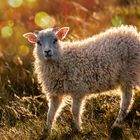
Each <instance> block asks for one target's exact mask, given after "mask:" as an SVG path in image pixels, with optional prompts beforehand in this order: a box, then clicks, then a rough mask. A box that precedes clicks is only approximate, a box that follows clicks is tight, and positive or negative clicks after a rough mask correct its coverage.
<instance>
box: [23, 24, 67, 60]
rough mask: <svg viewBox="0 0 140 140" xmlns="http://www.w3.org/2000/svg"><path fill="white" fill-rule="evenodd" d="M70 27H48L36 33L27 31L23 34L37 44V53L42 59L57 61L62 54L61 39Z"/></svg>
mask: <svg viewBox="0 0 140 140" xmlns="http://www.w3.org/2000/svg"><path fill="white" fill-rule="evenodd" d="M68 31H69V27H62V28H60V29H59V28H48V29H45V30H41V31H35V32H34V33H32V32H29V33H25V34H24V35H23V36H24V37H25V38H27V40H28V41H29V42H31V43H34V44H35V46H36V51H37V52H36V53H37V55H38V57H39V58H40V59H43V60H45V61H46V60H54V61H57V60H58V59H59V57H60V56H61V46H60V40H63V39H64V38H65V37H66V35H67V33H68Z"/></svg>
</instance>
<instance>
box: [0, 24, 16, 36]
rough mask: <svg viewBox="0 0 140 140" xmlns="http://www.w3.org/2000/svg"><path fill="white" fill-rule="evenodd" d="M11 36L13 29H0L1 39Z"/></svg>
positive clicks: (9, 27) (7, 27)
mask: <svg viewBox="0 0 140 140" xmlns="http://www.w3.org/2000/svg"><path fill="white" fill-rule="evenodd" d="M12 34H13V29H12V27H11V26H4V27H2V29H1V36H2V37H3V38H9V37H11V36H12Z"/></svg>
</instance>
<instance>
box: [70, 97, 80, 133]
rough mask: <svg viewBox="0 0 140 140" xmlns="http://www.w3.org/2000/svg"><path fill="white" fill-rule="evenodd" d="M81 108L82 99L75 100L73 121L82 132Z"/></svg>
mask: <svg viewBox="0 0 140 140" xmlns="http://www.w3.org/2000/svg"><path fill="white" fill-rule="evenodd" d="M80 106H81V100H80V99H73V104H72V114H73V119H74V123H75V126H76V129H77V130H78V131H80V121H79V119H80V118H79V117H80V115H79V114H80Z"/></svg>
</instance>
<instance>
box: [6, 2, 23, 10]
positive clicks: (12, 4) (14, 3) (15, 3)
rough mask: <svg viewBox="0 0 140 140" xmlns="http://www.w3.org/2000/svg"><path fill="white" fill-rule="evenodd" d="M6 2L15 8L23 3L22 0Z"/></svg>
mask: <svg viewBox="0 0 140 140" xmlns="http://www.w3.org/2000/svg"><path fill="white" fill-rule="evenodd" d="M8 3H9V5H10V6H11V7H13V8H17V7H20V6H21V5H22V3H23V0H8Z"/></svg>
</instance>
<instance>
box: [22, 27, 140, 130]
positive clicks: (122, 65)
mask: <svg viewBox="0 0 140 140" xmlns="http://www.w3.org/2000/svg"><path fill="white" fill-rule="evenodd" d="M68 31H69V27H62V28H47V29H44V30H41V31H38V32H28V33H25V34H24V35H23V36H24V37H25V38H26V39H28V41H29V42H31V43H33V44H35V48H34V51H33V55H34V58H35V62H34V67H35V73H36V74H37V78H38V82H39V83H40V84H41V87H42V92H43V93H45V95H46V96H47V99H48V101H49V110H48V114H47V124H48V127H49V129H51V128H52V124H53V121H54V118H55V115H56V112H57V111H58V108H59V106H60V104H61V102H62V100H63V97H64V96H70V97H71V98H72V114H73V119H74V123H75V127H76V129H77V130H79V131H80V130H81V129H82V127H81V121H80V120H81V119H80V118H81V113H80V108H81V104H82V101H83V100H84V99H85V97H88V96H89V95H92V94H93V95H94V94H97V95H98V94H101V93H102V92H104V91H108V90H112V89H116V88H118V87H120V89H121V102H120V110H119V113H118V116H117V118H116V120H115V122H114V124H113V126H112V127H113V128H114V127H119V126H121V123H122V122H123V120H124V118H125V117H126V115H127V114H128V112H129V110H130V109H131V107H132V104H133V95H134V90H133V89H134V88H135V87H136V86H138V85H139V75H140V34H139V33H138V31H137V29H136V27H133V26H120V27H112V28H110V29H108V30H107V31H105V32H102V33H100V34H98V35H94V36H92V37H89V38H87V39H84V40H80V41H73V42H70V41H63V39H64V38H65V37H66V35H67V33H68Z"/></svg>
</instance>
